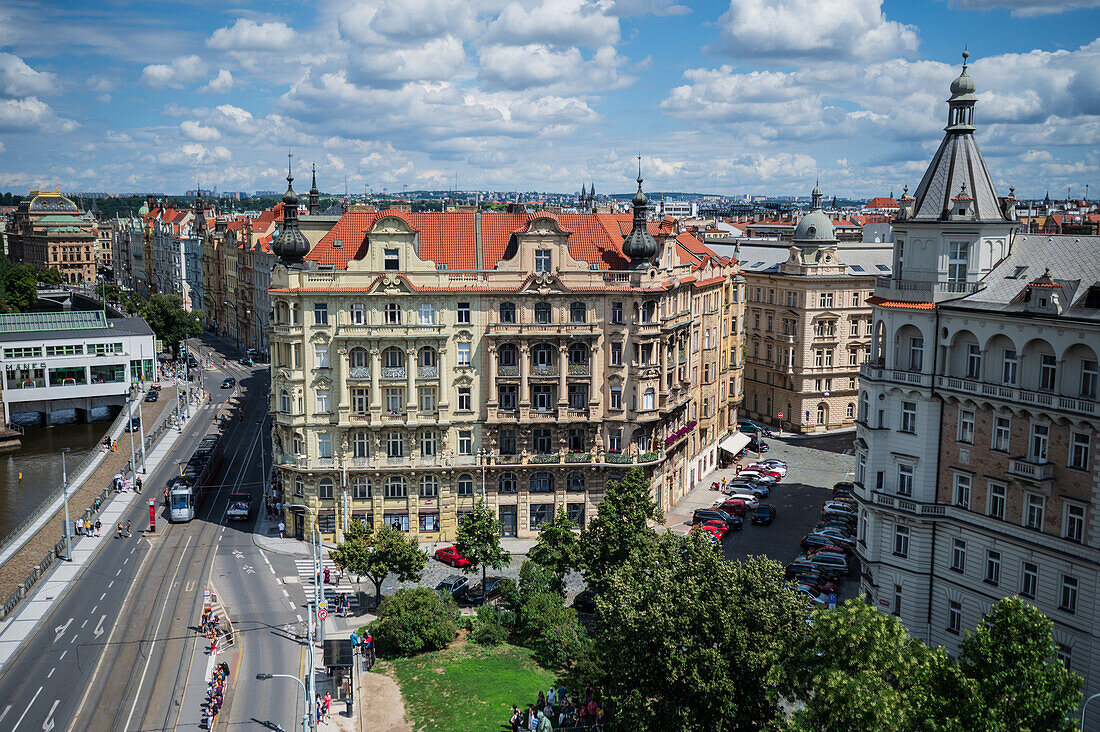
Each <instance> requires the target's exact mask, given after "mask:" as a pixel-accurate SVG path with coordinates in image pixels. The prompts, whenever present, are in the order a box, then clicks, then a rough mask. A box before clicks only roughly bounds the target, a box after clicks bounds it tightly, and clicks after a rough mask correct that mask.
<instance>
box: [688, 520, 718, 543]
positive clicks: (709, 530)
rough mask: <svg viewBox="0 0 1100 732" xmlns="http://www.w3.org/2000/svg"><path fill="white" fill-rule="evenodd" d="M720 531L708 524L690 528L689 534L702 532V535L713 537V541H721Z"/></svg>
mask: <svg viewBox="0 0 1100 732" xmlns="http://www.w3.org/2000/svg"><path fill="white" fill-rule="evenodd" d="M721 531H722V530H721V529H719V528H718V527H717V526H711V525H710V524H695V525H694V526H692V527H691V533H693V534H695V533H699V532H702V533H705V534H710V535H711V536H713V537H714V539H715V541H721V540H722V534H721Z"/></svg>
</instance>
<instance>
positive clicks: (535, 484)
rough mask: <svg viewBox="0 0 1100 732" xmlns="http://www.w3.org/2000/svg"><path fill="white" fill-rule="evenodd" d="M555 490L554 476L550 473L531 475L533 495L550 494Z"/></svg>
mask: <svg viewBox="0 0 1100 732" xmlns="http://www.w3.org/2000/svg"><path fill="white" fill-rule="evenodd" d="M553 490H554V476H553V475H551V474H550V473H532V474H531V492H532V493H550V492H552V491H553Z"/></svg>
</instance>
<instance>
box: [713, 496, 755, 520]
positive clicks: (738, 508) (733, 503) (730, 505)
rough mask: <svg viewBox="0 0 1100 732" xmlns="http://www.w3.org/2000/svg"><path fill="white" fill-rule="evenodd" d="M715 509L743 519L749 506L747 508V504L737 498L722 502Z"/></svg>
mask: <svg viewBox="0 0 1100 732" xmlns="http://www.w3.org/2000/svg"><path fill="white" fill-rule="evenodd" d="M715 508H717V509H718V510H719V511H725V512H726V513H728V514H730V515H733V516H741V517H744V515H745V511H747V510H748V508H747V506H745V502H744V501H741V500H738V499H736V498H731V499H729V500H726V501H722V502H721V503H719V504H718V505H717V506H715Z"/></svg>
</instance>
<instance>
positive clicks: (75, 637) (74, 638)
mask: <svg viewBox="0 0 1100 732" xmlns="http://www.w3.org/2000/svg"><path fill="white" fill-rule="evenodd" d="M79 637H80V636H79V635H74V636H73V639H72V640H71V641H69V642H70V643H76V639H77V638H79Z"/></svg>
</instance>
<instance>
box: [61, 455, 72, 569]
mask: <svg viewBox="0 0 1100 732" xmlns="http://www.w3.org/2000/svg"><path fill="white" fill-rule="evenodd" d="M69 449H70V448H68V447H63V448H61V495H62V496H63V497H64V499H65V561H66V562H71V561H73V547H72V543H71V540H70V538H69V476H68V474H67V473H66V472H65V453H67V452H68V451H69Z"/></svg>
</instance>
